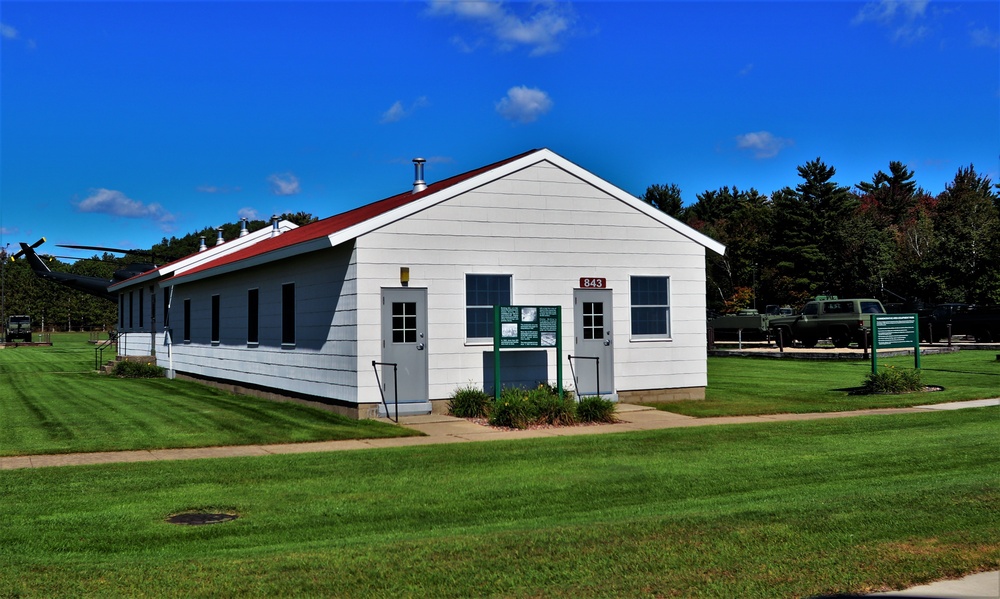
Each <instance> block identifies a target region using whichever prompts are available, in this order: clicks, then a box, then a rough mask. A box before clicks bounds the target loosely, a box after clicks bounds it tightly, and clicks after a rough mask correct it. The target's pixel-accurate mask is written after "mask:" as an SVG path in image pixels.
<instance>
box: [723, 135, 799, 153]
mask: <svg viewBox="0 0 1000 599" xmlns="http://www.w3.org/2000/svg"><path fill="white" fill-rule="evenodd" d="M794 144H795V142H794V141H792V140H791V139H785V138H783V137H775V135H774V134H772V133H771V132H770V131H754V132H753V133H744V134H743V135H737V136H736V147H738V148H739V149H741V150H752V151H753V153H754V158H774V157H775V156H777V155H778V152H780V151H781V150H783V149H785V148H787V147H789V146H792V145H794Z"/></svg>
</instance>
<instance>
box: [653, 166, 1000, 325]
mask: <svg viewBox="0 0 1000 599" xmlns="http://www.w3.org/2000/svg"><path fill="white" fill-rule="evenodd" d="M797 170H798V176H799V178H800V179H801V182H800V183H799V184H798V185H796V186H795V187H794V188H791V187H785V188H783V189H780V190H778V191H775V192H773V193H772V194H771V195H770V196H767V195H763V194H761V193H760V192H758V191H757V190H756V189H752V188H751V189H750V190H740V189H737V188H736V187H732V188H730V187H722V188H719V189H717V190H714V191H705V192H704V193H701V194H698V196H697V201H696V202H694V203H693V204H690V205H687V206H685V205H684V203H683V201H682V200H681V190H680V189H679V188H678V187H677V186H676V185H674V184H668V185H651V186H649V187H648V188H647V189H646V193H645V194H644V195H643V197H642V199H643V200H644V201H645V202H647V203H649V204H650V205H652V206H653V207H655V208H657V209H659V210H661V211H663V212H665V213H667V214H669V215H670V216H673V217H674V218H677V219H678V220H680V221H681V222H684V223H686V224H688V225H690V226H691V227H693V228H694V229H696V230H698V231H700V232H702V233H704V234H706V235H708V236H710V237H712V238H713V239H716V240H717V241H719V242H721V243H724V244H725V245H726V253H725V255H724V256H718V255H715V254H714V253H712V252H710V253H709V256H707V263H708V264H707V267H708V272H707V287H708V288H707V292H708V305H709V308H710V309H712V310H715V311H718V312H724V313H725V312H734V311H736V310H739V309H743V308H751V307H756V308H758V309H760V310H763V309H764V307H765V306H767V305H769V304H777V305H790V306H793V307H798V306H801V305H803V304H804V303H805V302H806V301H808V300H809V299H811V298H813V297H815V296H817V295H827V294H831V295H837V296H839V297H874V298H877V299H880V300H882V301H883V303H900V304H904V305H905V306H906V307H907V308H908V309H916V308H919V307H922V306H927V305H934V304H939V303H946V302H958V303H968V304H1000V193H998V192H1000V185H994V184H993V183H992V182H991V181H990V179H989V178H988V177H986V176H983V175H980V174H978V173H976V170H975V168H974V167H973V166H972V165H969V166H968V167H961V168H959V169H958V172H957V173H956V174H955V177H954V179H953V180H952V181H951V182H949V183H948V184H946V186H945V189H944V191H942V192H941V193H939V194H937V195H936V196H935V195H932V194H931V193H929V192H927V191H925V190H924V189H923V188H921V187H918V186H917V183H916V181H915V180H914V172H913V171H912V170H910V169H908V168H907V167H906V165H904V164H903V163H902V162H890V163H889V172H888V173H886V172H883V171H881V170H880V171H878V172H876V173H875V174H874V175H873V176H872V179H871V181H861V182H859V183H857V184H856V185H854V186H853V187H848V186H844V185H840V184H838V183H837V182H835V180H834V176H835V175H836V169H834V168H833V167H832V166H829V165H827V164H825V163H824V162H823V161H822V160H821V159H819V158H817V159H816V160H813V161H811V162H807V163H806V164H805V165H802V166H799V167H797Z"/></svg>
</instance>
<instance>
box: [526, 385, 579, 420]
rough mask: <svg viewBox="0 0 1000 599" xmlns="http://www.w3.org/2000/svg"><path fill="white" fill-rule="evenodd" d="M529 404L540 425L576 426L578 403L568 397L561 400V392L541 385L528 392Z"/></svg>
mask: <svg viewBox="0 0 1000 599" xmlns="http://www.w3.org/2000/svg"><path fill="white" fill-rule="evenodd" d="M527 397H528V403H529V404H530V405H531V411H532V412H533V415H534V420H535V422H536V423H538V424H562V425H570V424H576V402H575V401H573V400H572V399H570V398H569V397H568V396H566V397H563V398H562V399H560V398H559V391H557V390H555V389H552V387H550V386H548V385H539V386H538V387H537V388H535V389H532V390H531V391H528V394H527Z"/></svg>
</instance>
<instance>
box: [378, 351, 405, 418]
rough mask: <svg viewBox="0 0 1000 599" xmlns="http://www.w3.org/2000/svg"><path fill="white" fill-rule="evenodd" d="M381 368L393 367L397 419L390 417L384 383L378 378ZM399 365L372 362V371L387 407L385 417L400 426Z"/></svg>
mask: <svg viewBox="0 0 1000 599" xmlns="http://www.w3.org/2000/svg"><path fill="white" fill-rule="evenodd" d="M379 366H392V392H393V394H394V395H395V397H394V398H393V400H394V403H395V404H396V418H393V417H392V416H389V404H387V403H386V402H385V391H383V390H382V381H381V379H379V376H378V367H379ZM398 367H399V364H397V363H396V362H376V361H375V360H372V369H374V370H375V382H376V383H378V392H379V395H381V396H382V405H383V406H385V416H386V418H388V419H390V420H393V421H394V422H395V423H396V424H399V379H398V378H397V375H396V371H397V369H398Z"/></svg>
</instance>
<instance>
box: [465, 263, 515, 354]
mask: <svg viewBox="0 0 1000 599" xmlns="http://www.w3.org/2000/svg"><path fill="white" fill-rule="evenodd" d="M512 279H513V277H512V276H511V275H471V274H467V275H465V336H466V340H467V341H471V342H487V341H493V306H509V305H510V303H511V290H510V288H511V280H512Z"/></svg>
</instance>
